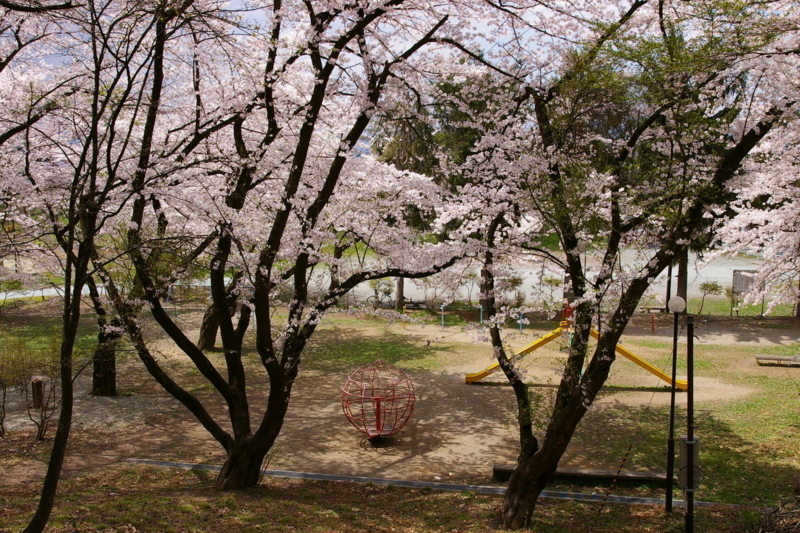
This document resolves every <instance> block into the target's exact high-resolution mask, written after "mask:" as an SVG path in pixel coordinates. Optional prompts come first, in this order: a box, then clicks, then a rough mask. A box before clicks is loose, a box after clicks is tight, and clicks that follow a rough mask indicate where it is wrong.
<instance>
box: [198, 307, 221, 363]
mask: <svg viewBox="0 0 800 533" xmlns="http://www.w3.org/2000/svg"><path fill="white" fill-rule="evenodd" d="M218 329H219V317H218V316H217V311H216V309H215V308H214V305H213V304H211V305H210V306H208V309H206V312H205V314H204V315H203V322H202V323H201V325H200V337H199V338H198V339H197V349H198V350H200V351H201V352H205V351H206V350H208V349H211V348H214V343H215V342H217V330H218Z"/></svg>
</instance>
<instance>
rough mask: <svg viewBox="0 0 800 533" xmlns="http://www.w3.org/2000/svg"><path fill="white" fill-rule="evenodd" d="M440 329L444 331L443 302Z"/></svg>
mask: <svg viewBox="0 0 800 533" xmlns="http://www.w3.org/2000/svg"><path fill="white" fill-rule="evenodd" d="M442 331H444V304H442Z"/></svg>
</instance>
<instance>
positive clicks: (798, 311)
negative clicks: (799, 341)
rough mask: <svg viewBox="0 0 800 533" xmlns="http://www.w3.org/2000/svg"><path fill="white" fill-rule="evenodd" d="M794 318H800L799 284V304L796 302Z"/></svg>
mask: <svg viewBox="0 0 800 533" xmlns="http://www.w3.org/2000/svg"><path fill="white" fill-rule="evenodd" d="M794 316H795V317H797V318H800V284H798V291H797V302H795V311H794Z"/></svg>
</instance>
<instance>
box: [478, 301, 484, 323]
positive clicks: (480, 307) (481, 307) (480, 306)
mask: <svg viewBox="0 0 800 533" xmlns="http://www.w3.org/2000/svg"><path fill="white" fill-rule="evenodd" d="M478 309H480V310H481V326H482V325H483V306H482V305H479V306H478Z"/></svg>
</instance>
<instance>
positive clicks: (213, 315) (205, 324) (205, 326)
mask: <svg viewBox="0 0 800 533" xmlns="http://www.w3.org/2000/svg"><path fill="white" fill-rule="evenodd" d="M241 277H242V274H241V273H237V274H235V275H234V276H233V278H232V279H231V281H230V282H229V283H228V286H227V288H226V289H225V298H226V301H227V305H228V313H229V315H230V316H233V315H235V314H236V300H237V296H236V294H235V293H234V289H236V284H237V283H238V282H239V280H240V279H241ZM218 331H219V315H218V314H217V308H216V306H215V305H214V303H213V302H212V303H211V305H209V306H208V309H206V312H205V313H204V314H203V321H202V323H201V324H200V337H199V338H198V339H197V349H198V350H200V351H201V352H204V351H206V350H211V349H213V348H214V345H215V344H216V343H217V332H218Z"/></svg>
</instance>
